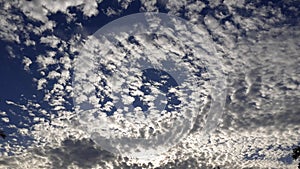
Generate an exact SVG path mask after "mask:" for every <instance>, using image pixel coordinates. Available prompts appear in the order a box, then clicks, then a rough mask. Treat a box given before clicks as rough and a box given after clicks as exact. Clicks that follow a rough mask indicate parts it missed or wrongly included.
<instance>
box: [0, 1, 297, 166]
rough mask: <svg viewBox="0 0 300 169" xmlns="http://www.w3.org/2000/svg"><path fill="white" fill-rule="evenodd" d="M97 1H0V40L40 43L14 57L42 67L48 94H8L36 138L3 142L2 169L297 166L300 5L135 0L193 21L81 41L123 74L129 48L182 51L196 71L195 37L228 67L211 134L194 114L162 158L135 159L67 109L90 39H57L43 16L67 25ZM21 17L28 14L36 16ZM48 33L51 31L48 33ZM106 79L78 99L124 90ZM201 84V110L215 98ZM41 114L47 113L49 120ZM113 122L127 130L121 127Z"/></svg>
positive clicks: (40, 84)
mask: <svg viewBox="0 0 300 169" xmlns="http://www.w3.org/2000/svg"><path fill="white" fill-rule="evenodd" d="M100 3H101V1H98V2H96V1H91V2H85V1H81V0H77V1H66V2H60V1H53V2H52V1H49V2H48V1H37V0H36V1H7V2H1V4H2V5H3V7H4V10H1V11H0V17H1V18H2V19H1V26H0V30H1V32H0V38H1V40H4V41H7V42H9V43H17V44H21V45H24V46H31V47H33V48H34V46H37V45H39V44H41V45H42V46H46V48H44V49H45V50H46V51H44V52H41V53H39V54H36V55H35V54H32V56H28V55H26V56H23V55H22V56H18V54H15V55H17V56H16V57H15V59H21V60H22V63H23V65H24V70H25V71H27V72H29V73H30V72H31V73H32V72H38V75H33V76H34V77H33V80H34V81H35V87H36V89H37V90H39V91H42V92H43V93H44V96H43V101H45V102H47V103H48V104H49V106H50V108H49V107H44V105H43V104H42V103H41V102H38V101H36V100H29V101H28V102H27V103H26V104H21V103H18V101H17V100H16V101H6V103H7V105H10V106H11V107H18V108H19V109H20V110H22V111H25V112H29V114H30V115H32V116H33V118H32V121H34V122H35V124H34V125H32V126H31V128H30V129H31V131H29V129H26V128H23V129H19V130H18V133H19V134H21V135H23V136H30V137H31V138H33V144H30V145H29V146H28V147H26V146H24V145H22V142H21V141H20V140H16V141H14V140H10V141H9V143H4V142H1V143H0V144H1V160H0V168H1V167H2V166H3V168H7V167H12V168H20V166H22V168H34V167H36V168H41V167H44V168H68V167H69V168H76V167H77V168H93V167H94V168H113V167H121V168H126V167H127V168H147V167H148V168H154V167H160V168H168V167H174V166H177V167H179V168H213V167H216V166H220V167H221V168H295V167H296V165H297V164H296V163H293V162H292V161H291V160H290V158H291V157H290V153H291V147H292V146H293V145H295V144H297V143H298V142H299V140H300V138H299V136H300V133H299V131H300V125H299V124H300V123H299V121H300V119H299V117H300V116H299V113H300V112H299V110H300V107H299V104H298V103H299V99H300V93H299V79H300V77H299V75H300V70H299V64H300V60H299V52H298V51H299V48H300V42H299V38H297V37H299V33H300V32H299V24H298V23H299V22H298V21H299V18H300V17H299V11H300V9H299V5H298V6H297V4H299V3H297V2H296V1H289V2H284V1H278V2H277V3H276V2H269V3H265V2H264V1H253V2H249V1H214V3H212V2H206V1H197V2H192V1H191V2H190V1H167V0H157V1H151V2H148V1H147V2H146V1H141V6H140V10H141V11H163V12H168V13H169V14H174V15H177V16H180V17H183V18H185V19H188V20H189V21H190V22H191V23H193V24H195V28H194V29H195V30H196V32H192V31H189V32H184V31H182V32H183V33H181V34H179V35H180V36H178V34H177V35H174V34H173V33H174V32H172V31H170V32H168V31H169V30H167V29H164V30H160V32H163V33H164V34H166V35H167V36H156V37H154V38H153V37H152V38H153V39H151V37H146V36H137V37H136V39H127V38H128V37H125V36H124V34H123V35H122V36H116V38H118V41H120V42H122V43H121V44H119V45H120V46H121V47H120V46H112V45H111V44H110V43H109V41H107V43H103V41H102V42H101V43H100V44H98V43H92V44H89V45H87V46H86V47H87V48H86V49H85V50H87V51H88V53H87V54H90V53H91V52H92V53H93V52H94V53H97V52H99V51H93V50H91V49H95V48H97V45H99V46H100V47H99V49H102V50H101V52H104V53H105V52H106V54H107V56H109V57H108V59H106V60H99V64H101V65H100V66H102V67H104V68H105V69H106V70H105V71H111V72H114V70H115V69H117V68H124V69H122V71H124V72H128V71H129V70H127V69H125V68H126V66H123V67H122V64H123V65H124V64H126V63H127V62H126V60H125V59H120V58H121V57H125V55H126V54H129V53H130V54H131V55H132V57H133V58H132V60H131V61H132V62H133V61H134V59H136V58H134V57H138V56H140V55H147V54H151V53H153V52H155V51H161V53H160V54H162V53H163V54H166V53H167V54H173V55H174V56H186V59H187V60H189V61H191V63H194V65H190V66H187V67H188V70H189V71H191V72H194V73H197V71H199V68H200V67H201V64H203V63H202V62H199V60H195V58H196V56H194V57H193V56H192V55H191V53H192V51H190V49H192V47H191V45H193V44H200V45H199V46H200V47H201V48H203V49H204V50H205V48H207V49H209V48H210V47H214V48H215V49H216V50H215V51H214V52H213V53H210V55H211V56H213V57H215V59H216V60H217V61H218V63H222V64H221V65H220V67H219V68H220V69H219V71H221V73H224V74H226V75H227V85H226V89H227V95H226V104H225V106H224V114H223V116H222V120H221V122H220V124H219V128H218V129H217V130H216V131H214V132H211V133H210V135H209V137H207V135H205V136H204V135H203V130H202V129H203V125H204V124H205V122H206V118H205V117H202V116H198V117H197V118H196V119H195V120H196V123H195V124H194V125H193V129H192V130H191V131H190V133H189V135H188V136H187V137H185V138H184V139H183V140H182V141H181V142H180V143H179V144H177V145H175V146H174V147H172V148H171V149H170V150H169V151H168V152H166V153H164V154H163V155H162V156H160V157H157V158H156V159H155V160H152V161H151V163H149V162H145V164H143V163H141V162H140V161H138V160H136V159H133V158H126V157H124V158H121V157H117V156H114V155H112V154H110V153H108V152H106V151H104V150H102V149H101V148H100V147H98V146H97V145H96V144H95V143H93V141H91V140H89V139H90V135H89V133H86V132H84V129H83V130H82V129H80V127H78V125H79V124H78V123H77V121H76V120H74V119H75V118H76V114H74V111H73V110H72V108H68V107H72V103H71V102H72V97H73V96H74V93H73V86H72V79H71V77H72V64H73V62H74V55H76V53H77V52H78V51H80V50H82V48H81V47H82V45H80V43H81V42H80V41H83V42H89V41H88V40H87V39H83V38H82V36H81V35H80V34H78V35H76V36H74V37H72V38H71V39H67V40H66V38H65V37H60V34H55V33H53V32H54V29H55V27H56V25H57V24H59V23H58V22H55V21H52V20H51V19H49V17H48V16H50V15H51V14H55V13H57V12H58V13H59V12H61V13H63V14H64V16H65V17H67V18H68V19H67V21H68V22H69V23H71V22H72V21H74V20H76V16H73V15H72V14H71V13H70V11H69V9H71V8H72V7H76V8H77V9H79V10H81V11H82V13H83V15H85V16H86V17H92V16H96V15H97V14H98V13H99V9H98V6H99V4H100ZM118 3H119V4H120V5H121V7H120V8H119V9H112V8H109V9H101V10H103V11H104V12H105V11H106V14H107V15H112V16H113V15H119V14H120V13H121V11H122V10H126V8H127V7H129V6H130V4H131V3H132V2H131V1H123V2H118ZM138 10H139V9H138ZM15 11H17V12H15ZM18 12H20V13H18ZM137 12H138V11H137ZM21 13H22V14H24V15H21ZM24 20H33V21H35V22H37V23H38V24H33V23H31V22H25V21H24ZM153 23H154V22H153ZM78 24H79V23H78ZM79 25H80V24H79ZM156 26H157V25H156ZM154 27H155V26H154ZM119 29H122V28H121V27H120V28H119ZM174 29H175V30H177V31H178V32H179V31H180V30H181V29H182V30H184V28H183V27H180V24H178V27H176V28H174ZM45 32H47V33H49V34H50V35H46V36H45V35H44V34H45ZM43 33H44V34H43ZM201 36H205V37H206V38H207V39H209V41H199V40H201V39H202V38H201ZM36 37H37V38H36ZM191 37H192V39H193V40H194V41H193V44H185V42H186V41H184V39H187V38H191ZM89 38H93V37H89ZM134 40H135V41H134ZM176 41H177V42H178V41H182V42H181V43H182V44H183V45H182V44H176V43H175V44H174V43H173V42H176ZM137 44H139V45H137ZM93 45H94V46H93ZM183 48H184V49H183ZM12 52H14V51H12ZM126 52H127V53H126ZM147 52H148V53H147ZM109 54H110V55H109ZM188 54H190V55H188ZM200 55H201V54H200ZM117 56H120V57H117ZM129 59H130V58H129ZM154 61H155V60H154ZM91 62H93V61H91ZM97 63H98V62H97ZM137 65H138V64H137ZM130 71H131V72H132V71H135V70H130ZM98 73H101V71H99V72H98ZM217 73H220V72H217ZM120 76H122V75H120ZM125 76H126V74H125ZM126 77H127V76H126ZM88 78H90V79H93V80H95V81H97V82H99V81H100V82H101V80H103V79H106V80H107V77H106V76H105V75H103V74H102V75H101V74H99V76H98V77H88ZM139 80H140V79H138V78H136V79H134V78H133V79H128V82H130V81H132V82H134V83H133V84H135V85H136V86H134V85H132V84H131V85H130V87H131V88H132V89H134V90H133V91H134V92H135V95H139V96H140V95H142V94H141V92H139V91H138V88H139V87H140V86H141V84H142V83H141V81H139ZM137 81H139V83H137ZM103 86H104V85H102V84H98V87H99V90H100V91H102V92H103V93H102V95H100V96H99V98H95V97H94V98H78V99H81V100H85V99H90V101H92V102H93V101H94V102H99V99H100V100H101V99H104V97H103V95H104V94H107V95H109V94H110V92H112V91H117V90H120V89H119V88H117V86H118V84H116V85H111V86H110V87H111V88H110V89H109V88H104V87H103ZM202 87H203V93H202V94H203V96H205V99H204V105H206V106H203V107H202V109H201V111H203V112H206V111H208V110H210V107H209V105H210V101H211V98H210V96H209V95H210V94H211V93H209V91H210V90H209V89H210V88H209V83H207V82H206V81H204V82H203V83H202ZM87 89H88V88H85V90H87ZM153 91H155V89H153ZM86 92H88V91H86ZM105 92H106V93H105ZM179 94H180V93H179ZM158 95H159V91H156V92H154V96H158ZM101 97H102V98H101ZM131 97H132V96H131ZM195 97H196V96H191V98H190V100H188V101H193V100H195V99H198V98H195ZM184 98H186V97H184ZM122 99H123V101H127V102H130V100H131V98H128V97H124V98H122ZM152 100H153V98H150V97H148V98H147V97H146V98H145V100H144V101H145V102H151V101H152ZM112 105H113V102H106V103H105V104H104V106H103V107H101V110H102V109H103V110H102V111H109V110H111V108H112ZM150 106H151V105H150ZM5 111H13V110H5ZM5 111H4V110H3V111H2V112H3V113H1V124H2V122H3V124H8V123H11V118H10V117H7V113H5ZM36 111H38V112H39V113H40V114H42V115H45V116H44V117H41V116H37V115H36V114H34V112H36ZM216 113H218V112H216ZM46 117H50V119H51V120H48V119H47V118H46ZM11 126H12V127H16V126H13V125H11ZM114 127H116V126H114ZM117 128H120V129H123V130H126V129H127V128H126V127H125V128H124V127H123V128H122V126H119V127H117ZM160 129H161V128H158V130H160ZM127 132H129V131H127ZM8 152H14V153H15V154H16V155H13V156H10V154H9V153H8Z"/></svg>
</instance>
